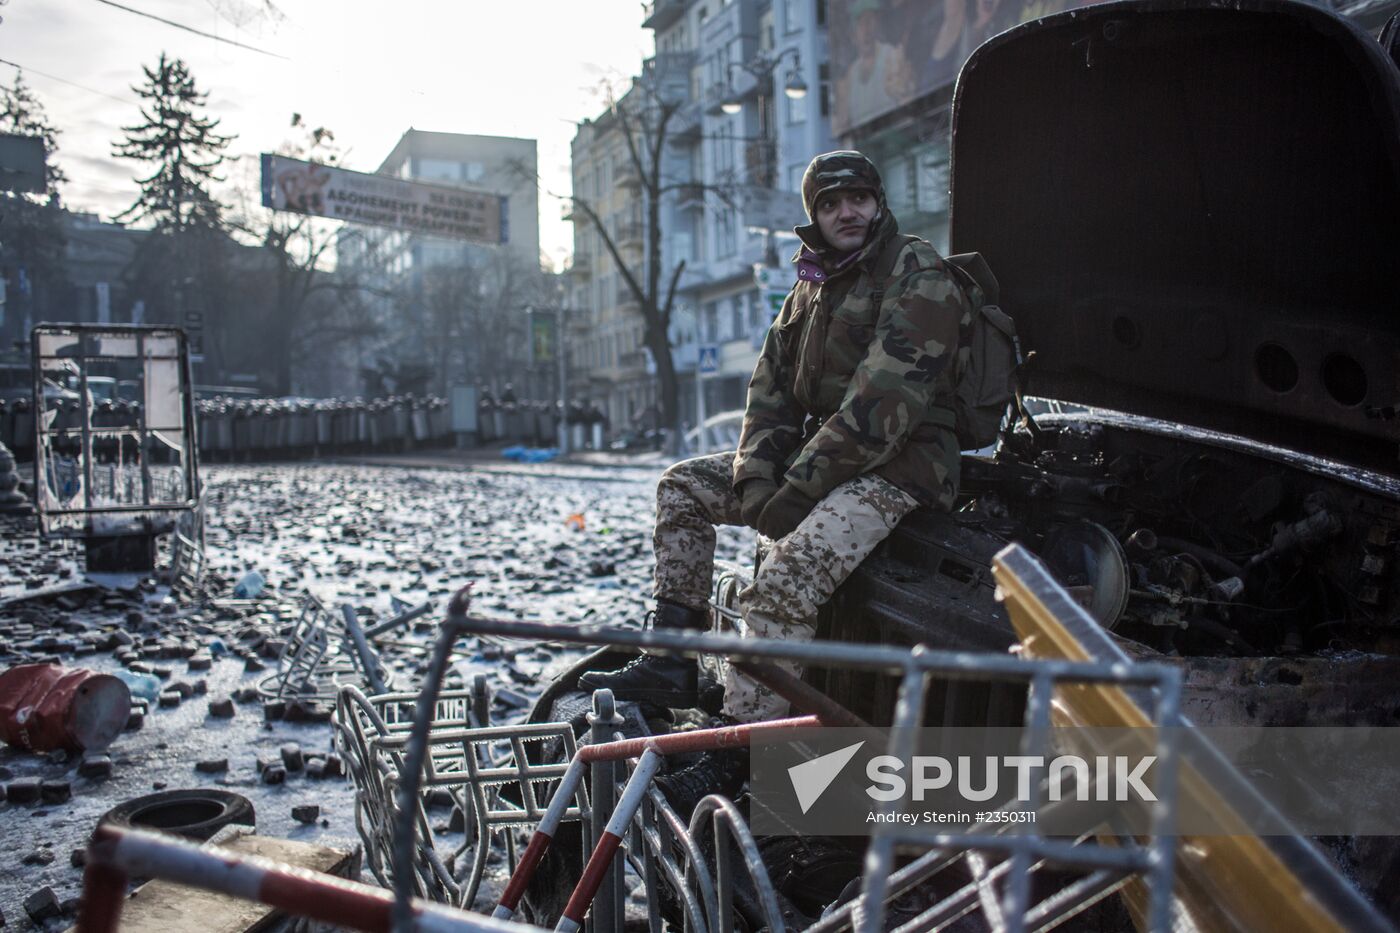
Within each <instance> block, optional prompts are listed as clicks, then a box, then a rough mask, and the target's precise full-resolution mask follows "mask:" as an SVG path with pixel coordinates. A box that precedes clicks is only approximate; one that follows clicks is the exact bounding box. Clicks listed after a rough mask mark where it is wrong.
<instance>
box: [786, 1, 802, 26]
mask: <svg viewBox="0 0 1400 933" xmlns="http://www.w3.org/2000/svg"><path fill="white" fill-rule="evenodd" d="M800 2H801V0H783V31H784V32H797V30H798V29H799V28H801V26H802V23H801V20H800V19H799V17H798V13H797V4H798V3H800Z"/></svg>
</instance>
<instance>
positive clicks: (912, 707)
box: [459, 564, 1180, 933]
mask: <svg viewBox="0 0 1400 933" xmlns="http://www.w3.org/2000/svg"><path fill="white" fill-rule="evenodd" d="M1036 569H1039V572H1040V573H1041V574H1044V571H1043V568H1039V565H1038V564H1036V565H1034V567H1031V568H1028V569H1027V570H1026V572H1033V571H1034V570H1036ZM1041 582H1048V585H1049V586H1051V587H1055V588H1058V586H1057V584H1054V582H1053V580H1050V578H1049V577H1048V575H1044V580H1043V581H1041ZM1066 600H1067V597H1066ZM1079 611H1081V612H1082V610H1079ZM459 624H460V626H461V628H462V630H464V631H469V632H473V633H476V634H493V635H502V636H508V637H515V638H525V639H532V640H533V639H540V640H555V641H564V642H574V643H585V644H592V645H606V646H619V647H631V648H645V649H646V650H647V651H649V652H653V653H661V654H680V655H688V656H693V655H696V654H701V653H704V654H713V655H719V656H722V657H725V658H727V659H729V660H730V661H731V662H734V661H738V662H740V663H749V664H754V663H763V662H769V661H793V662H797V663H799V664H802V665H814V666H835V667H843V668H848V669H860V670H870V671H879V672H883V673H886V674H895V675H898V676H899V677H900V690H899V700H898V703H897V706H896V712H895V717H894V723H893V726H892V728H891V730H890V733H889V753H890V754H892V755H894V756H896V757H898V758H900V759H901V760H906V759H908V758H909V756H910V755H912V753H913V751H914V747H915V730H916V729H917V728H918V727H919V725H920V722H921V718H922V712H923V709H924V707H925V705H926V701H927V693H928V687H929V683H930V680H931V679H932V678H933V677H935V676H936V677H938V678H940V679H942V680H956V681H987V682H999V683H1018V684H1022V685H1024V686H1025V687H1026V688H1027V690H1028V700H1027V709H1026V721H1025V725H1026V731H1025V734H1024V739H1023V742H1022V749H1021V754H1023V755H1029V756H1045V755H1046V754H1047V753H1048V752H1049V751H1050V749H1049V747H1048V746H1049V741H1050V708H1051V699H1052V697H1053V695H1054V693H1055V691H1056V688H1057V687H1059V686H1062V685H1065V684H1112V685H1115V686H1117V687H1121V688H1127V689H1132V690H1134V695H1135V696H1137V697H1139V698H1140V699H1141V700H1142V701H1143V702H1145V703H1146V706H1147V708H1148V711H1149V713H1150V714H1151V718H1152V721H1153V723H1154V724H1155V725H1156V726H1158V732H1157V736H1158V742H1157V747H1156V749H1155V751H1156V754H1157V761H1158V766H1159V767H1160V768H1161V771H1160V774H1161V780H1160V782H1159V784H1158V786H1157V788H1156V791H1155V792H1156V794H1157V798H1158V799H1157V801H1156V802H1155V803H1153V804H1151V805H1150V807H1151V820H1152V822H1151V832H1150V833H1149V834H1148V835H1147V836H1146V837H1145V838H1142V839H1134V838H1121V837H1120V838H1115V839H1114V840H1113V844H1111V845H1109V844H1098V843H1097V842H1096V841H1094V840H1088V839H1079V840H1073V841H1065V840H1060V839H1054V838H1047V837H1045V836H1042V835H1039V834H1038V833H1037V832H1036V830H1035V829H1034V825H1033V824H1032V825H1030V826H1029V828H1028V827H1027V825H1026V824H1021V825H1020V826H1019V829H1020V831H1019V832H1016V833H1014V834H1009V833H995V832H991V831H981V832H979V831H966V832H943V831H935V830H932V829H926V828H919V827H911V826H907V825H900V824H898V823H895V822H894V821H890V822H879V823H876V824H875V825H874V827H873V833H872V839H871V842H870V847H869V851H868V854H867V858H866V870H865V872H864V877H863V881H862V889H861V895H860V898H859V900H858V901H857V902H856V903H855V905H854V906H853V907H851V908H850V918H851V924H852V926H853V927H854V929H857V930H859V931H862V933H873V931H876V930H879V929H881V928H882V924H883V921H884V913H885V908H886V904H887V900H888V897H889V895H890V894H891V887H890V883H891V882H890V876H891V874H892V873H893V869H894V865H895V856H896V852H897V851H899V850H902V849H914V850H916V851H919V852H928V851H930V850H934V851H939V852H943V853H953V854H954V855H955V856H957V857H961V858H963V859H968V858H973V859H974V862H975V860H977V859H980V860H982V861H981V863H980V864H982V865H989V864H990V861H996V862H1001V861H1003V860H1004V861H1005V862H1006V867H1005V868H1004V869H1001V870H999V871H998V874H997V877H998V878H1004V883H1003V887H1004V891H1003V892H1002V894H1001V895H1000V896H999V897H991V896H990V895H987V894H985V893H982V894H980V895H979V897H978V899H977V905H978V907H979V909H981V910H983V911H984V912H988V913H989V919H995V920H996V923H997V926H998V928H1002V929H1006V930H1008V931H1019V930H1024V929H1027V928H1028V926H1031V925H1033V926H1034V927H1035V928H1041V927H1042V926H1044V925H1045V922H1046V920H1047V918H1054V917H1064V916H1069V915H1072V913H1073V912H1074V911H1076V910H1079V909H1082V908H1083V907H1084V906H1086V905H1087V904H1089V903H1092V902H1093V901H1096V900H1098V899H1100V898H1101V897H1103V896H1104V894H1105V890H1106V889H1109V888H1112V887H1113V886H1115V885H1120V884H1122V883H1124V882H1125V881H1126V880H1127V879H1128V878H1130V877H1132V878H1137V879H1139V880H1141V881H1142V882H1143V884H1144V885H1145V887H1146V890H1147V891H1148V897H1147V908H1146V913H1145V924H1146V928H1147V929H1149V930H1153V931H1166V930H1169V929H1170V928H1171V923H1170V921H1171V900H1172V882H1173V877H1174V875H1173V868H1174V846H1175V840H1174V838H1173V836H1172V830H1173V820H1174V807H1175V801H1176V798H1175V784H1174V775H1175V768H1176V761H1177V756H1176V750H1175V746H1174V741H1175V734H1176V732H1177V731H1178V730H1175V729H1172V728H1169V727H1172V726H1175V725H1176V724H1177V722H1178V713H1177V707H1178V699H1179V695H1180V673H1179V672H1178V671H1177V670H1176V669H1174V668H1172V667H1170V666H1167V665H1163V664H1151V663H1141V664H1123V663H1116V662H1115V663H1093V662H1069V661H1038V662H1031V661H1025V660H1021V659H1018V658H1015V657H1009V656H1004V655H995V654H976V653H969V652H948V651H934V650H930V649H928V648H926V647H923V646H917V647H915V648H913V649H901V648H893V647H885V646H879V645H855V644H850V643H842V644H834V643H816V642H813V643H805V644H795V643H791V642H782V641H770V640H754V639H744V638H737V637H732V636H723V635H708V634H691V633H684V632H670V631H656V630H652V631H640V632H639V631H635V630H629V629H615V628H604V627H599V626H572V625H569V626H565V625H557V624H551V623H542V622H507V621H499V620H491V619H481V618H473V617H464V618H463V619H461V620H460V622H459ZM1042 801H1043V788H1040V787H1036V788H1035V789H1034V791H1033V794H1032V799H1031V801H1030V802H1029V804H1026V805H1022V806H1023V807H1027V808H1031V809H1034V808H1037V807H1039V806H1040V805H1041V803H1042ZM891 806H893V805H891ZM1046 860H1051V861H1053V862H1054V863H1055V864H1056V865H1058V866H1060V867H1065V868H1073V869H1078V870H1082V871H1083V872H1084V873H1085V876H1086V878H1087V879H1090V880H1086V881H1085V882H1084V883H1082V884H1077V885H1075V886H1071V887H1070V888H1067V889H1065V890H1063V891H1061V892H1059V893H1058V894H1056V895H1055V896H1054V900H1053V901H1051V900H1049V899H1046V900H1042V901H1040V902H1036V903H1033V902H1032V897H1031V885H1030V879H1031V874H1032V869H1033V868H1034V866H1036V865H1037V864H1038V863H1040V862H1044V861H1046ZM991 870H992V868H990V867H989V868H987V871H991Z"/></svg>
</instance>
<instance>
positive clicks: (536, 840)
mask: <svg viewBox="0 0 1400 933" xmlns="http://www.w3.org/2000/svg"><path fill="white" fill-rule="evenodd" d="M820 725H822V722H821V720H820V719H819V718H818V717H816V716H797V717H794V718H792V719H775V720H772V721H770V722H754V723H740V724H739V725H734V726H721V727H719V728H717V729H695V730H692V731H690V732H675V733H672V734H670V735H655V736H646V737H644V738H639V739H622V740H621V741H617V742H605V743H603V744H601V745H585V746H584V747H583V748H580V749H579V750H578V755H577V756H575V757H574V760H573V761H571V762H570V763H569V770H568V771H567V772H565V774H564V778H563V780H562V781H561V782H560V784H559V789H558V790H556V791H555V793H554V796H553V797H552V798H551V799H550V801H549V808H548V809H547V810H546V811H545V814H544V818H543V819H542V820H540V825H539V826H538V827H537V828H536V829H535V832H534V834H533V835H532V836H531V837H530V843H529V845H527V846H526V847H525V852H524V853H523V854H522V855H521V857H520V863H519V864H518V865H517V866H516V868H515V872H514V873H513V874H512V875H511V876H510V881H509V883H507V884H506V888H505V891H503V892H502V894H501V900H500V903H498V904H497V905H496V909H495V911H493V912H492V917H493V918H495V919H497V920H509V919H510V918H511V917H512V916H514V915H515V910H516V908H517V907H519V906H520V899H521V898H522V897H524V896H525V889H526V888H527V887H529V884H530V879H531V878H532V877H533V876H534V874H535V869H536V868H537V867H539V864H540V861H541V859H543V858H544V855H545V852H546V851H548V849H549V844H550V843H551V842H552V841H553V840H554V834H555V833H556V832H557V831H558V829H559V823H560V822H561V821H562V819H563V816H564V812H565V811H566V810H567V809H568V807H569V801H571V800H572V799H573V797H574V794H575V793H577V792H578V787H579V783H580V782H581V781H582V780H583V773H584V769H585V768H586V767H587V766H588V765H590V764H592V763H593V762H595V761H622V760H624V759H629V758H638V757H640V761H639V762H638V763H637V767H636V768H635V769H634V770H633V771H632V776H631V777H630V778H629V779H628V781H627V786H626V788H625V789H624V790H623V792H622V799H621V800H619V801H618V802H617V807H616V808H615V809H614V810H613V814H612V817H611V818H610V819H609V820H608V825H607V828H606V831H605V832H604V833H603V837H602V838H601V839H599V840H598V841H597V842H596V843H595V844H594V847H593V852H592V854H591V855H589V857H588V865H587V866H586V867H585V868H584V871H583V876H582V877H581V878H579V882H578V885H577V886H576V887H575V888H574V893H573V895H572V896H571V897H570V898H569V903H568V906H566V907H565V908H564V916H563V917H561V918H560V919H559V924H558V925H557V926H556V927H555V930H556V931H564V933H574V931H576V930H578V929H579V927H580V926H582V924H583V918H584V915H585V914H586V913H587V912H588V907H589V905H591V904H592V903H593V898H594V897H595V896H596V895H597V894H598V887H599V885H601V884H602V883H603V877H604V876H605V875H606V874H607V869H608V865H609V864H610V863H611V862H612V857H613V854H614V853H615V852H616V851H617V849H618V846H620V845H621V844H622V835H623V833H624V832H626V830H627V824H628V823H630V822H631V821H632V817H633V816H635V815H636V812H637V810H638V808H639V807H641V805H642V798H644V797H645V796H646V791H647V785H648V784H650V783H651V779H652V778H653V777H655V776H656V772H657V770H658V769H659V768H660V767H661V759H662V757H663V756H665V755H679V754H683V753H691V752H706V751H713V750H715V749H720V748H741V747H744V746H748V745H753V744H754V743H755V742H757V741H762V740H763V739H764V738H766V737H767V736H766V734H767V733H772V732H776V731H778V730H781V729H801V728H809V727H813V726H820Z"/></svg>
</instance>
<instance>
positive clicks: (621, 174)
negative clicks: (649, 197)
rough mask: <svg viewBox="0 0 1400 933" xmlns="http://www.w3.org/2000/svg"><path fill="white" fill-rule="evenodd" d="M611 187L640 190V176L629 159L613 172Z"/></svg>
mask: <svg viewBox="0 0 1400 933" xmlns="http://www.w3.org/2000/svg"><path fill="white" fill-rule="evenodd" d="M613 185H614V186H616V187H618V188H640V187H641V186H642V174H641V172H638V171H637V166H636V165H634V164H633V163H632V161H631V160H630V159H629V160H627V161H626V162H623V163H622V164H621V165H619V166H618V167H617V169H616V170H615V171H614V172H613Z"/></svg>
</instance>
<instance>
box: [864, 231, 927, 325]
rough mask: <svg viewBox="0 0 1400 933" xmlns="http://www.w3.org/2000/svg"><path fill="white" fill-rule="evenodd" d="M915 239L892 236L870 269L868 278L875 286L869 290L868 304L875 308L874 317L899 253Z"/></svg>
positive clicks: (877, 312)
mask: <svg viewBox="0 0 1400 933" xmlns="http://www.w3.org/2000/svg"><path fill="white" fill-rule="evenodd" d="M917 239H918V237H914V236H903V235H899V236H892V237H890V241H889V242H888V243H886V244H885V248H884V249H882V250H880V255H879V257H878V258H877V259H876V260H875V267H874V268H873V269H871V270H870V278H871V280H872V281H874V283H875V288H874V289H873V290H872V291H871V292H870V304H871V306H872V307H873V308H874V309H875V315H876V317H878V316H879V314H880V303H881V302H883V301H884V300H885V288H886V286H888V285H889V284H890V276H891V275H893V274H894V264H895V263H896V262H898V261H899V254H900V253H902V252H904V247H906V246H908V245H909V244H910V243H912V242H914V241H915V240H917Z"/></svg>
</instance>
